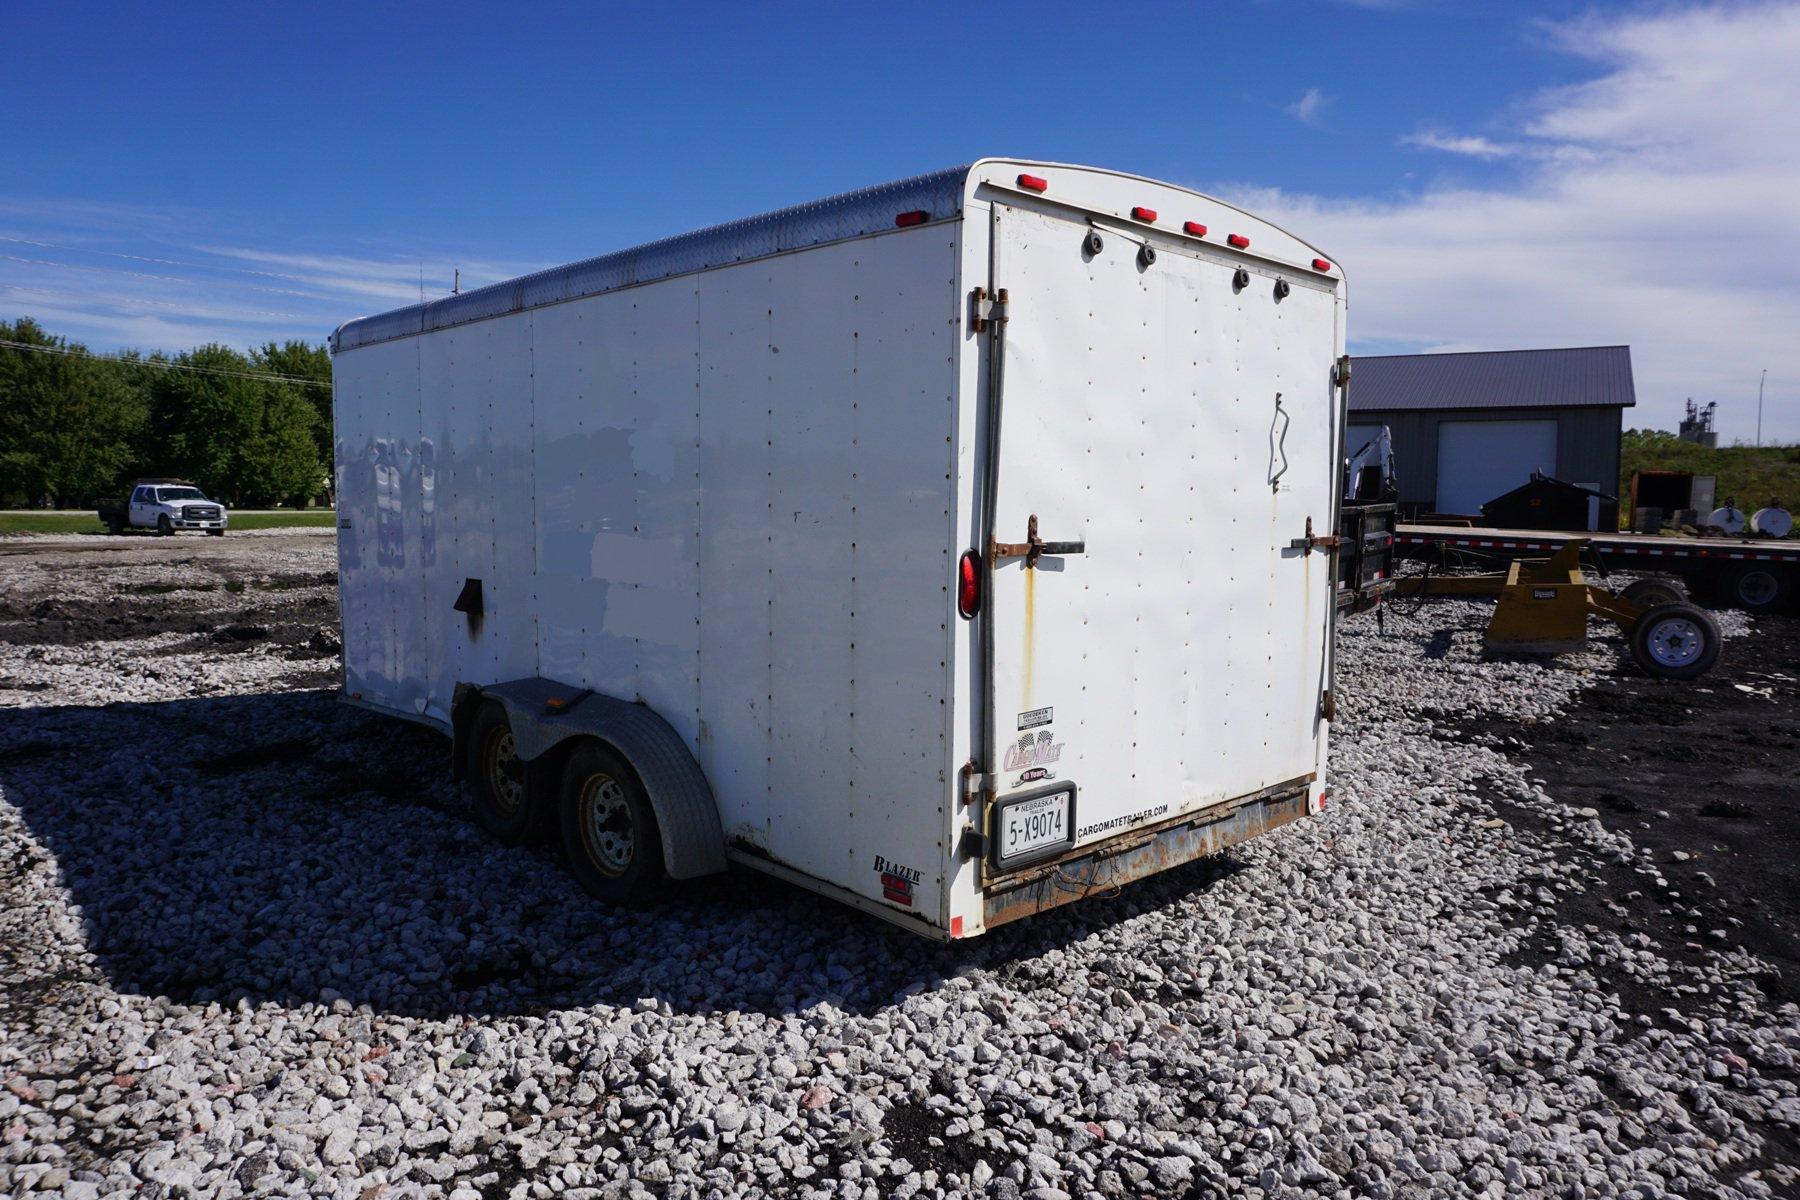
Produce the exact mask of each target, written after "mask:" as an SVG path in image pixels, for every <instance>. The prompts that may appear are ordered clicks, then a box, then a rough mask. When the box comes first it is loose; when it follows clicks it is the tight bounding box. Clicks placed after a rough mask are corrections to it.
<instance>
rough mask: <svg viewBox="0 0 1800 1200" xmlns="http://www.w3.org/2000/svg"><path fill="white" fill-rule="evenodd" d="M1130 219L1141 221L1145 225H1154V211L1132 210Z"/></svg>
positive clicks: (1151, 209)
mask: <svg viewBox="0 0 1800 1200" xmlns="http://www.w3.org/2000/svg"><path fill="white" fill-rule="evenodd" d="M1131 219H1132V220H1134V221H1142V222H1144V223H1145V224H1146V225H1154V224H1156V210H1155V209H1154V208H1143V207H1139V208H1134V209H1132V210H1131Z"/></svg>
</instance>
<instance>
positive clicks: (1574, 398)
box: [1350, 346, 1637, 412]
mask: <svg viewBox="0 0 1800 1200" xmlns="http://www.w3.org/2000/svg"><path fill="white" fill-rule="evenodd" d="M1636 403H1637V392H1636V389H1635V388H1634V387H1633V385H1632V382H1631V347H1630V346H1578V347H1574V348H1571V349H1566V350H1471V351H1466V352H1462V353H1456V354H1380V355H1371V356H1369V357H1366V358H1365V357H1363V356H1362V355H1358V356H1356V360H1355V362H1354V364H1353V365H1352V369H1351V373H1350V411H1351V412H1386V411H1389V410H1393V409H1433V408H1601V407H1608V408H1630V407H1632V406H1633V405H1635V404H1636Z"/></svg>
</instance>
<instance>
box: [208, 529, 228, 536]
mask: <svg viewBox="0 0 1800 1200" xmlns="http://www.w3.org/2000/svg"><path fill="white" fill-rule="evenodd" d="M206 536H207V537H224V536H225V531H224V530H223V529H209V530H207V531H206Z"/></svg>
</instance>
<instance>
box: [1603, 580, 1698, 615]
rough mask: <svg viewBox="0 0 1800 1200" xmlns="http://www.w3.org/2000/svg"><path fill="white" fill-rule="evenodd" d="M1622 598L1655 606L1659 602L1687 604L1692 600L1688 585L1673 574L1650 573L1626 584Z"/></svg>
mask: <svg viewBox="0 0 1800 1200" xmlns="http://www.w3.org/2000/svg"><path fill="white" fill-rule="evenodd" d="M1619 598H1620V599H1621V600H1629V601H1631V602H1632V603H1633V604H1642V605H1643V606H1644V607H1646V608H1655V607H1656V606H1657V605H1658V604H1687V603H1689V602H1690V601H1691V599H1692V598H1691V597H1690V596H1689V595H1688V590H1687V585H1686V584H1684V583H1682V582H1681V580H1679V579H1676V578H1675V577H1674V576H1672V575H1648V576H1645V577H1644V578H1643V579H1639V580H1636V581H1634V582H1632V583H1628V584H1626V585H1625V590H1624V591H1622V592H1620V593H1619Z"/></svg>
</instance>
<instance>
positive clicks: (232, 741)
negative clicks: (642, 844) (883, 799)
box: [0, 531, 1800, 1200]
mask: <svg viewBox="0 0 1800 1200" xmlns="http://www.w3.org/2000/svg"><path fill="white" fill-rule="evenodd" d="M328 534H329V531H326V536H323V537H313V538H308V537H305V536H302V535H292V534H290V535H288V536H286V537H282V538H264V539H259V540H258V541H249V540H243V541H240V540H238V539H229V538H228V539H216V540H214V541H213V542H212V543H210V544H208V545H206V546H204V547H190V546H187V545H180V544H178V545H177V546H176V547H175V548H174V549H169V548H167V547H165V546H157V547H155V548H151V549H142V550H138V549H132V550H130V551H123V552H120V553H119V554H117V555H116V556H114V555H108V554H95V553H90V552H86V551H83V550H82V549H80V548H79V547H77V548H74V549H69V548H65V547H63V546H59V545H54V544H46V545H44V546H42V547H33V552H32V553H17V552H13V553H7V554H4V555H0V628H4V630H5V636H4V638H3V639H0V863H3V864H4V865H0V1187H4V1188H5V1189H6V1190H7V1191H8V1192H9V1193H12V1194H21V1195H26V1196H33V1195H62V1196H66V1197H70V1198H72V1200H81V1198H91V1197H100V1196H112V1195H133V1196H165V1197H185V1196H196V1197H198V1196H205V1197H231V1196H240V1195H243V1196H275V1195H283V1196H285V1195H311V1196H320V1197H344V1198H346V1200H352V1198H354V1200H376V1198H378V1197H384V1196H385V1197H390V1198H398V1197H411V1196H445V1197H452V1198H453V1200H477V1198H480V1200H487V1198H499V1197H547V1196H552V1195H567V1196H570V1197H615V1196H646V1195H648V1196H666V1197H700V1196H736V1195H762V1194H766V1195H786V1196H803V1197H818V1198H820V1200H823V1198H825V1197H843V1198H845V1200H849V1198H853V1197H854V1198H874V1197H888V1196H894V1197H915V1196H916V1197H933V1198H935V1197H945V1196H985V1197H1000V1198H1005V1200H1011V1198H1013V1197H1020V1196H1031V1197H1040V1198H1043V1200H1055V1198H1057V1197H1063V1196H1080V1197H1090V1196H1107V1197H1111V1196H1180V1195H1187V1196H1212V1195H1228V1194H1229V1195H1244V1196H1253V1197H1257V1196H1260V1197H1287V1196H1334V1197H1387V1196H1392V1197H1420V1198H1424V1197H1443V1196H1493V1197H1498V1196H1571V1197H1574V1196H1585V1197H1599V1196H1631V1197H1643V1198H1646V1200H1647V1198H1650V1197H1660V1196H1664V1195H1686V1196H1757V1197H1775V1196H1791V1195H1795V1194H1797V1193H1800V1175H1796V1173H1795V1172H1794V1170H1793V1163H1794V1162H1795V1155H1794V1145H1795V1135H1796V1131H1797V1130H1800V1088H1797V1086H1796V1084H1797V1080H1800V1072H1797V1070H1796V1068H1797V1066H1800V1063H1797V1062H1796V1051H1797V1050H1800V1010H1797V1009H1796V1007H1795V1005H1794V1004H1792V1003H1785V1002H1783V1003H1776V1002H1772V1001H1770V1000H1769V999H1768V998H1767V997H1765V995H1764V994H1763V993H1762V992H1761V991H1759V990H1758V989H1757V988H1756V987H1755V986H1753V985H1752V984H1751V983H1750V982H1749V979H1750V977H1751V976H1752V975H1753V974H1755V973H1756V971H1757V970H1759V969H1760V968H1759V964H1757V963H1756V962H1754V961H1753V960H1750V959H1749V958H1748V956H1746V955H1744V954H1742V953H1741V952H1732V951H1729V950H1723V949H1721V950H1719V951H1716V952H1714V951H1709V952H1707V953H1706V954H1704V955H1702V956H1699V957H1698V958H1697V959H1690V960H1688V961H1684V962H1681V963H1672V962H1670V961H1668V960H1666V959H1664V958H1663V957H1662V956H1660V955H1659V954H1657V953H1656V952H1655V951H1654V949H1653V948H1649V947H1647V946H1646V945H1644V944H1640V942H1639V941H1638V940H1637V939H1634V938H1632V937H1630V936H1620V935H1619V934H1618V933H1616V932H1612V931H1609V930H1608V929H1606V928H1603V927H1599V926H1595V925H1586V926H1579V925H1568V924H1560V923H1558V921H1557V916H1558V912H1559V907H1560V906H1561V905H1562V904H1563V903H1564V901H1565V900H1566V898H1568V897H1570V896H1571V895H1576V894H1579V893H1581V892H1582V891H1583V889H1584V888H1585V887H1586V886H1587V877H1586V876H1585V875H1584V870H1585V868H1584V867H1583V866H1582V865H1581V864H1580V863H1579V862H1577V861H1574V859H1573V858H1572V856H1569V855H1559V854H1558V853H1556V852H1555V849H1554V847H1555V846H1559V845H1565V844H1567V843H1568V842H1569V841H1571V840H1573V841H1574V842H1578V843H1579V844H1580V845H1581V846H1582V847H1583V849H1584V851H1586V852H1587V855H1588V856H1590V857H1592V858H1593V859H1594V860H1595V861H1607V862H1614V863H1621V864H1631V865H1634V866H1636V867H1640V868H1642V869H1644V870H1645V871H1647V872H1649V873H1651V874H1654V873H1655V870H1656V869H1655V867H1654V865H1653V864H1649V863H1645V862H1641V861H1640V859H1641V856H1640V855H1639V854H1638V851H1637V850H1636V849H1635V847H1634V846H1633V844H1632V842H1631V841H1630V839H1629V838H1628V837H1627V836H1625V835H1624V834H1622V833H1618V832H1612V831H1609V830H1608V829H1606V828H1605V827H1604V826H1603V825H1602V824H1601V822H1600V821H1598V820H1596V819H1593V818H1592V817H1588V816H1584V815H1582V812H1581V811H1580V810H1573V809H1571V808H1569V807H1568V806H1566V805H1563V804H1561V803H1559V802H1558V801H1557V800H1556V798H1555V797H1553V796H1551V795H1549V794H1547V793H1546V792H1545V790H1544V788H1543V787H1542V786H1541V784H1538V783H1535V782H1533V780H1532V778H1531V777H1530V776H1529V774H1528V773H1527V771H1526V769H1525V768H1524V767H1523V766H1522V765H1521V764H1520V763H1518V762H1516V761H1515V760H1513V759H1512V758H1509V757H1508V756H1507V754H1506V753H1505V749H1506V747H1505V746H1504V745H1503V744H1491V739H1489V740H1487V741H1482V740H1470V739H1468V738H1465V737H1462V736H1460V733H1459V731H1460V725H1459V722H1464V721H1471V720H1474V719H1475V718H1478V717H1480V718H1491V717H1493V716H1495V715H1502V716H1505V717H1506V718H1507V719H1509V720H1513V721H1529V722H1538V721H1546V722H1554V721H1556V720H1558V719H1559V713H1560V712H1562V711H1563V710H1564V709H1565V707H1566V706H1568V705H1569V704H1570V702H1571V700H1572V698H1574V697H1575V696H1576V695H1577V694H1578V693H1579V692H1580V691H1581V690H1582V689H1584V688H1586V687H1588V686H1590V684H1591V683H1592V682H1593V680H1594V679H1596V678H1598V677H1601V676H1604V675H1606V674H1608V673H1610V672H1616V671H1619V670H1621V669H1625V668H1623V667H1622V665H1621V664H1622V662H1623V657H1624V656H1623V647H1622V644H1621V642H1620V639H1619V638H1618V637H1617V636H1616V635H1615V634H1612V633H1610V632H1606V631H1599V632H1597V634H1596V637H1595V639H1594V641H1593V644H1592V645H1591V647H1590V649H1589V650H1588V651H1587V652H1585V653H1583V654H1581V655H1574V656H1567V657H1565V658H1562V659H1559V660H1556V661H1554V662H1550V663H1533V662H1523V661H1510V660H1490V659H1484V658H1483V657H1482V656H1481V654H1480V629H1481V625H1482V622H1483V620H1484V612H1483V610H1482V608H1481V607H1480V606H1479V605H1476V604H1472V603H1466V602H1444V603H1438V604H1433V605H1430V606H1428V607H1426V608H1424V609H1423V610H1422V611H1421V612H1419V613H1418V614H1417V615H1414V616H1403V615H1400V614H1398V613H1390V614H1388V616H1387V618H1386V622H1385V630H1384V629H1381V628H1378V626H1377V625H1376V623H1375V621H1374V620H1373V619H1372V618H1368V617H1363V618H1356V619H1353V620H1350V621H1347V622H1346V623H1345V625H1344V628H1343V634H1342V643H1341V645H1342V654H1341V663H1340V669H1339V689H1340V692H1341V693H1342V694H1343V696H1344V699H1343V702H1342V704H1341V707H1340V717H1339V721H1338V724H1337V727H1336V729H1335V731H1334V738H1333V744H1332V779H1331V786H1332V792H1331V800H1330V805H1329V808H1328V810H1327V811H1326V812H1325V813H1324V814H1323V815H1322V816H1320V817H1318V818H1315V819H1311V820H1307V821H1304V822H1301V823H1299V824H1298V825H1295V826H1291V827H1288V828H1286V829H1282V830H1279V831H1276V832H1274V833H1271V834H1269V835H1266V836H1264V837H1262V838H1259V839H1257V840H1255V841H1253V842H1251V843H1249V844H1247V845H1246V846H1244V847H1242V848H1240V849H1239V850H1237V851H1235V852H1233V853H1232V854H1230V855H1228V856H1225V857H1222V858H1220V859H1218V860H1214V861H1211V862H1207V863H1202V864H1197V865H1195V866H1192V867H1189V868H1184V869H1180V870H1176V871H1172V872H1169V873H1167V874H1165V875H1162V876H1160V877H1157V878H1155V879H1153V880H1150V881H1147V882H1145V883H1141V884H1137V885H1134V886H1132V887H1129V888H1127V889H1125V890H1124V891H1123V892H1122V893H1121V894H1120V895H1118V896H1117V897H1116V898H1113V899H1111V900H1090V901H1087V902H1084V903H1081V904H1078V905H1075V906H1071V907H1068V908H1064V909H1062V910H1058V911H1055V912H1052V913H1049V914H1045V915H1043V916H1040V917H1038V918H1035V919H1032V920H1029V921H1024V922H1020V923H1018V924H1017V925H1013V926H1008V927H1006V928H1004V929H1002V930H999V931H997V932H995V933H993V934H990V935H988V936H987V937H984V938H982V939H980V940H978V941H976V942H973V943H969V944H962V945H953V946H948V947H939V946H936V945H933V944H929V943H926V942H924V941H921V940H918V939H916V938H913V937H910V936H908V935H907V934H905V933H903V932H900V931H896V930H892V929H890V928H888V927H887V926H885V925H882V924H880V923H878V922H875V921H873V920H869V919H864V918H861V917H858V916H856V915H854V914H851V913H849V912H847V911H846V910H843V909H841V908H838V907H836V906H834V905H832V904H831V903H830V902H828V901H824V900H821V899H817V898H815V897H812V896H811V895H809V894H806V893H803V892H800V891H797V890H795V889H792V888H789V887H786V886H785V885H781V884H778V883H774V882H771V881H767V880H762V879H760V878H757V877H753V876H746V875H742V874H733V875H730V876H727V877H723V878H719V879H714V880H708V881H704V882H702V883H701V884H699V885H697V886H695V887H693V888H691V889H689V890H688V891H687V893H686V894H685V895H683V896H682V897H681V898H679V899H678V900H676V901H674V902H672V903H671V904H669V905H668V906H666V907H663V908H661V909H658V910H655V911H651V912H617V911H611V910H607V909H605V908H601V907H599V906H597V905H595V904H594V903H592V902H590V901H589V900H587V899H586V898H585V897H584V896H583V895H582V893H581V892H580V891H579V890H578V889H577V887H576V886H575V885H574V884H573V883H572V882H571V881H570V880H569V879H568V878H567V877H566V876H565V875H564V874H563V873H562V872H561V871H560V870H559V869H558V868H557V865H556V862H555V859H554V856H553V854H552V852H551V851H549V850H548V849H543V848H536V849H519V850H509V849H503V848H499V847H496V846H493V845H490V844H488V843H487V842H486V841H485V840H484V838H483V837H482V835H481V834H480V833H479V831H478V830H477V829H476V828H475V826H474V825H473V823H472V822H471V821H470V820H469V819H468V815H467V810H466V805H465V802H464V800H463V798H462V797H461V795H460V794H459V792H458V790H457V788H456V787H455V786H454V785H453V784H452V783H451V782H450V781H449V780H448V779H447V777H446V772H445V769H444V767H445V753H444V747H443V744H442V743H441V741H440V740H439V739H438V738H437V737H436V736H435V735H433V734H431V733H429V732H428V731H424V730H420V729H415V728H413V727H411V726H407V725H403V724H399V723H396V722H390V721H386V720H383V719H381V718H377V717H374V716H371V715H369V714H366V713H363V712H360V711H358V710H354V709H350V708H346V707H344V706H341V705H339V704H337V703H335V701H334V699H333V697H332V695H331V694H330V692H329V691H328V690H327V687H328V682H329V679H330V676H331V673H332V671H334V670H335V666H336V660H335V658H334V657H333V655H334V654H335V650H336V646H335V641H334V637H335V635H334V634H333V632H332V624H333V621H332V614H331V613H330V612H329V611H328V609H329V602H330V599H331V593H332V590H333V589H332V587H331V583H330V570H331V553H332V552H331V542H330V539H329V536H328ZM95 540H98V541H113V540H116V539H95ZM50 541H51V539H46V542H47V543H48V542H50ZM8 549H9V550H14V551H16V550H17V549H18V548H17V547H16V546H9V547H8ZM183 556H185V557H187V558H188V559H190V560H191V561H185V562H176V561H174V559H176V558H180V557H183ZM309 575H310V576H311V577H312V578H311V581H310V582H309V581H308V579H307V577H308V576H309ZM231 581H238V582H240V583H242V584H243V586H242V587H240V588H237V589H233V590H227V589H226V587H225V584H226V583H228V582H231ZM274 583H279V584H280V586H271V585H272V584H274ZM45 604H49V605H50V606H51V607H50V608H48V609H44V610H43V613H42V614H41V615H34V613H37V612H38V610H39V608H40V607H41V606H43V605H45ZM93 611H100V612H102V613H104V614H106V615H110V616H116V617H118V618H120V620H119V622H118V623H117V624H115V625H111V626H107V625H104V622H102V625H101V627H99V628H95V627H92V626H84V625H82V624H81V622H82V621H83V620H85V619H86V616H84V614H87V615H91V613H92V612H93ZM321 613H326V615H325V616H324V617H322V618H321V616H320V614H321ZM140 616H142V617H143V618H144V619H143V620H141V621H140V620H138V618H139V617H140ZM1724 620H1725V624H1726V625H1727V628H1728V631H1729V632H1731V633H1734V634H1742V633H1744V632H1745V630H1746V629H1747V628H1748V624H1747V622H1746V621H1745V619H1744V618H1741V617H1735V616H1730V615H1727V616H1725V618H1724ZM58 622H63V623H64V624H63V625H58V624H57V623H58ZM171 622H174V623H177V624H176V625H171ZM180 622H189V623H191V625H193V626H203V627H204V628H194V627H189V626H179V623H180ZM177 626H179V627H177ZM140 628H141V629H142V631H143V632H142V633H141V634H140V633H139V632H137V631H138V630H139V629H140ZM232 628H258V629H263V630H266V631H268V632H267V633H266V634H265V635H261V636H254V637H241V638H234V637H233V636H232V635H230V634H225V636H224V637H223V638H221V637H220V636H219V635H220V634H221V633H222V631H226V630H229V629H232ZM34 630H38V631H42V632H43V633H44V635H45V636H43V637H41V638H38V639H37V640H35V641H34V640H32V632H33V631H34ZM1745 644H1746V643H1744V642H1741V641H1738V642H1734V644H1733V645H1732V646H1728V647H1727V653H1732V652H1734V651H1735V650H1736V648H1737V647H1738V646H1741V645H1745ZM1587 811H1589V812H1591V811H1592V810H1587ZM1521 813H1530V814H1533V816H1534V823H1536V824H1539V825H1544V826H1553V827H1554V828H1555V829H1556V830H1557V833H1558V838H1559V839H1560V840H1558V841H1555V842H1552V841H1548V840H1544V839H1540V838H1537V837H1536V836H1534V834H1533V833H1532V831H1531V830H1528V829H1526V828H1525V827H1524V826H1525V824H1526V823H1525V822H1522V821H1518V820H1516V819H1513V820H1509V819H1508V816H1507V815H1506V814H1512V816H1513V817H1514V818H1517V817H1518V815H1519V814H1521ZM1546 939H1548V940H1547V941H1546ZM1637 980H1647V981H1653V982H1654V983H1655V984H1656V986H1657V987H1660V988H1663V989H1665V990H1667V989H1679V990H1682V994H1683V995H1684V996H1686V997H1688V998H1689V999H1690V1000H1691V1001H1692V1003H1690V1004H1688V1005H1686V1007H1685V1008H1683V1009H1680V1010H1677V1009H1670V1010H1668V1011H1667V1012H1659V1013H1646V1012H1644V1011H1641V1009H1642V1006H1641V1005H1636V1004H1634V1002H1633V1000H1632V999H1631V995H1632V994H1634V992H1633V988H1632V986H1631V984H1632V981H1637Z"/></svg>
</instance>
